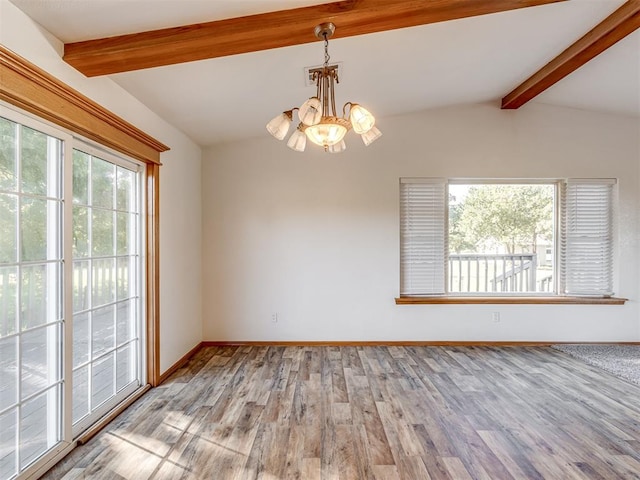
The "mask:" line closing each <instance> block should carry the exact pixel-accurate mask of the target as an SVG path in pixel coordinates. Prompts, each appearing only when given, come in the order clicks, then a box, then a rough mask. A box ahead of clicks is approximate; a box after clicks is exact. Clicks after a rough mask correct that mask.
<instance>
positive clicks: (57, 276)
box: [0, 105, 145, 480]
mask: <svg viewBox="0 0 640 480" xmlns="http://www.w3.org/2000/svg"><path fill="white" fill-rule="evenodd" d="M143 168H144V167H143V166H141V165H139V164H137V163H135V162H133V161H130V160H128V159H125V158H121V157H119V156H116V155H113V154H111V153H109V152H105V151H103V150H98V149H97V148H96V147H94V146H91V145H88V144H85V143H83V142H80V141H79V140H77V139H75V138H73V137H72V136H71V135H69V134H68V133H67V132H65V131H62V130H60V129H57V128H54V127H51V126H49V125H47V124H44V123H42V122H39V121H38V120H36V119H33V118H31V117H29V116H26V115H23V114H21V113H19V112H16V111H14V110H11V109H7V108H5V107H3V106H2V105H0V480H9V479H21V478H23V477H27V476H28V475H31V474H32V473H33V472H34V471H35V470H37V469H39V468H44V467H46V464H47V462H48V461H51V460H52V459H54V457H56V456H57V455H59V454H61V453H63V451H64V450H65V449H68V448H70V447H71V445H72V443H73V440H74V438H76V436H77V435H78V434H79V433H81V432H82V431H83V430H84V429H86V428H87V427H89V426H90V425H91V424H92V423H94V422H95V421H96V420H97V419H98V418H100V417H101V416H102V415H104V414H105V413H106V412H108V411H109V410H110V409H111V408H113V407H114V406H115V405H117V403H119V402H120V401H122V400H123V399H124V398H126V397H127V396H128V395H130V394H131V393H133V392H134V391H135V390H136V389H137V388H139V387H140V386H141V385H143V384H144V383H145V379H144V377H143V372H144V368H143V367H144V365H143V364H144V352H143V345H144V341H143V340H144V339H143V338H142V332H144V311H143V302H142V299H141V292H142V291H143V290H142V280H141V259H142V254H143V252H142V245H143V244H144V243H143V230H142V217H143V215H142V213H143V212H142V211H141V209H142V202H141V188H142V182H141V175H142V171H143Z"/></svg>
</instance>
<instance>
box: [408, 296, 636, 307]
mask: <svg viewBox="0 0 640 480" xmlns="http://www.w3.org/2000/svg"><path fill="white" fill-rule="evenodd" d="M627 300H628V299H626V298H618V297H569V296H566V297H565V296H560V295H558V296H548V297H538V296H536V297H533V296H532V297H516V296H513V297H498V296H495V297H492V296H486V297H479V296H471V295H469V296H453V295H442V296H430V297H398V298H396V305H425V304H515V305H523V304H535V305H624V304H625V302H626V301H627Z"/></svg>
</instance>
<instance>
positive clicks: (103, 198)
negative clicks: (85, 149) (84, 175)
mask: <svg viewBox="0 0 640 480" xmlns="http://www.w3.org/2000/svg"><path fill="white" fill-rule="evenodd" d="M115 173H116V172H115V165H113V164H112V163H109V162H105V161H104V160H102V159H100V158H96V157H92V161H91V193H92V197H91V205H92V206H94V207H103V208H113V193H114V189H115V184H116V183H115Z"/></svg>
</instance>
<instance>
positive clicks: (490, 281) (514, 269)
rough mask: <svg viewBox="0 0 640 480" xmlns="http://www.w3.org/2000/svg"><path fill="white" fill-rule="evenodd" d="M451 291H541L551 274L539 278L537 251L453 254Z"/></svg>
mask: <svg viewBox="0 0 640 480" xmlns="http://www.w3.org/2000/svg"><path fill="white" fill-rule="evenodd" d="M448 267H449V291H450V292H461V293H462V292H464V293H483V292H486V293H492V292H496V293H498V292H540V291H551V290H552V289H553V285H552V281H551V277H550V276H549V277H545V278H544V279H543V280H544V284H543V283H542V282H536V270H537V266H536V254H535V253H523V254H495V255H492V254H475V253H474V254H466V253H463V254H450V255H449V265H448Z"/></svg>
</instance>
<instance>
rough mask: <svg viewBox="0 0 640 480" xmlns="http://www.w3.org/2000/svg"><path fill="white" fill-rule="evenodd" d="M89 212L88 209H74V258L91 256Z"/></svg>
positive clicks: (75, 207) (76, 207)
mask: <svg viewBox="0 0 640 480" xmlns="http://www.w3.org/2000/svg"><path fill="white" fill-rule="evenodd" d="M89 211H90V209H89V208H87V207H78V206H74V207H73V257H74V258H78V257H87V256H89Z"/></svg>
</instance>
